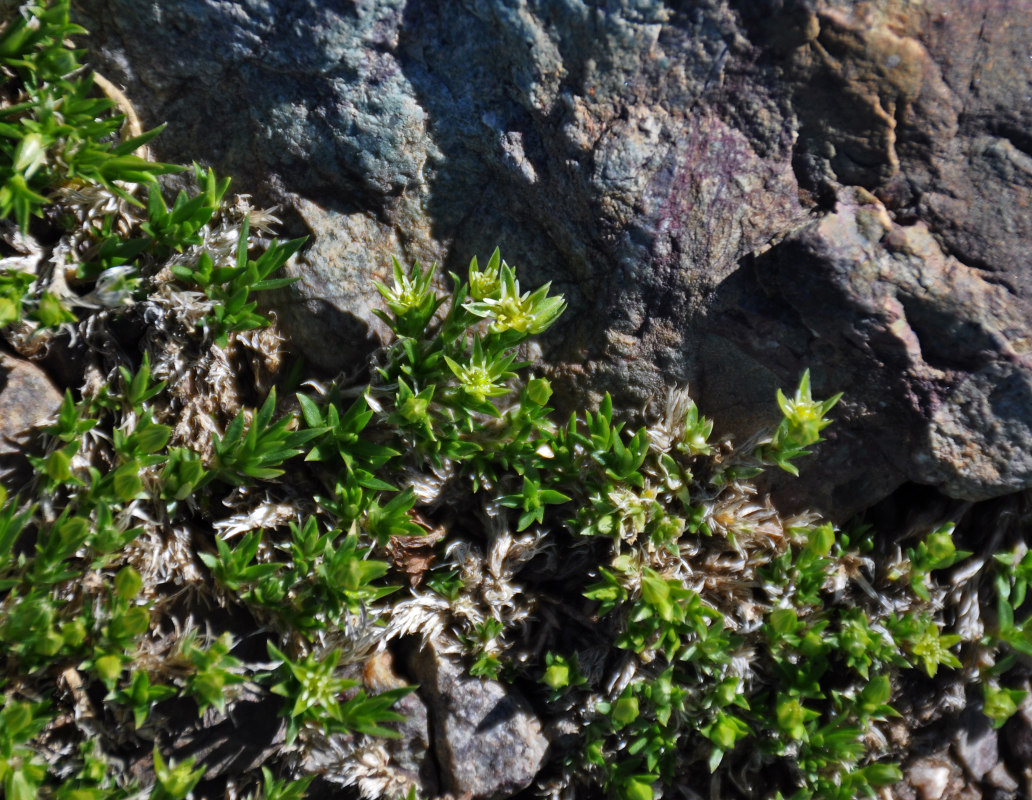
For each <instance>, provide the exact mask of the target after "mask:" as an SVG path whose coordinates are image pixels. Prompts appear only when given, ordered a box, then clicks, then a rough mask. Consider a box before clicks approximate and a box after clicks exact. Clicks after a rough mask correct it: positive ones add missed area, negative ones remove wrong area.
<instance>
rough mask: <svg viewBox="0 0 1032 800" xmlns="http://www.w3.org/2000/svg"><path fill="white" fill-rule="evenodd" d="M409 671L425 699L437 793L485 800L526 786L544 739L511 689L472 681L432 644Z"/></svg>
mask: <svg viewBox="0 0 1032 800" xmlns="http://www.w3.org/2000/svg"><path fill="white" fill-rule="evenodd" d="M412 668H413V672H414V673H415V675H416V677H417V678H418V680H419V682H420V685H421V692H422V694H423V695H424V697H426V698H427V702H428V706H429V711H430V718H431V720H432V722H433V730H434V734H433V738H434V747H435V750H436V752H437V761H438V766H439V768H440V773H441V774H440V778H441V783H442V788H443V789H444V790H445V791H447V792H450V793H451V794H452V795H454V796H457V797H458V796H468V797H472V798H483V800H488V799H493V798H504V797H511V796H512V795H514V794H516V793H517V792H519V791H520V790H521V789H524V788H526V787H527V786H529V785H530V783H531V781H533V780H534V777H535V776H536V775H537V773H538V770H539V769H540V767H541V763H542V761H543V760H544V757H545V752H546V750H547V749H548V739H547V738H545V736H544V734H543V733H542V731H541V722H540V720H539V719H538V718H537V716H536V715H535V714H534V712H533V710H532V709H531V707H530V704H529V703H527V701H526V699H524V698H523V696H522V695H520V693H519V692H518V691H516V690H515V689H514V688H513V687H511V686H506V685H505V684H503V683H499V682H498V681H492V680H484V679H481V678H475V677H471V676H470V675H468V673H467V672H466V670H465V669H464V667H463V665H462V664H461V663H459V662H458V661H457V660H456V659H455V658H453V657H451V656H449V655H446V654H443V653H441V652H439V651H438V650H437V648H435V647H434V645H433V644H432V643H431V644H429V645H427V646H426V647H424V648H422V649H421V650H419V651H418V652H417V653H415V654H414V655H413V657H412Z"/></svg>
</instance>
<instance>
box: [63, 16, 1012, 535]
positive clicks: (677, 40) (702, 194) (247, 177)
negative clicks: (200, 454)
mask: <svg viewBox="0 0 1032 800" xmlns="http://www.w3.org/2000/svg"><path fill="white" fill-rule="evenodd" d="M76 5H77V8H78V9H79V10H80V11H81V14H82V22H83V23H84V24H85V25H86V26H87V27H88V28H89V29H90V30H91V31H92V32H93V36H92V38H91V39H90V40H89V42H88V44H89V47H90V48H91V49H92V58H93V62H94V64H95V66H96V67H97V68H98V69H99V70H100V71H101V72H103V73H104V74H106V76H107V77H108V78H109V79H112V80H114V81H115V82H116V83H121V84H123V85H124V86H125V87H126V89H127V90H128V94H129V96H130V97H131V98H132V99H133V101H134V102H135V103H136V104H137V106H138V110H139V112H140V115H141V116H142V118H143V120H144V122H145V123H147V124H149V125H154V124H158V123H160V122H164V121H168V122H169V123H170V124H169V128H168V130H167V131H166V132H165V134H163V136H162V137H161V138H160V139H158V140H156V142H155V150H156V152H157V154H158V155H159V156H160V157H162V158H164V159H171V160H191V159H201V160H203V161H206V162H209V163H211V164H213V165H214V166H215V167H216V168H217V169H218V170H220V171H221V172H224V173H227V174H232V175H234V176H236V177H237V180H238V183H237V188H238V190H246V191H251V192H254V193H255V194H256V195H258V197H259V198H260V199H262V200H265V201H276V202H281V203H284V204H286V205H287V206H288V207H289V208H291V209H293V210H295V211H296V217H295V218H294V223H293V224H294V225H295V226H296V227H298V228H302V227H307V228H308V230H309V231H311V232H313V233H315V234H317V235H316V237H315V239H314V241H313V243H312V245H311V247H310V249H309V250H308V251H307V255H306V260H305V262H304V264H303V267H302V270H301V275H300V277H301V280H300V282H299V283H298V284H296V285H295V289H294V294H293V295H292V297H291V298H289V299H288V300H285V301H284V303H283V304H282V308H281V319H282V320H283V321H284V323H285V324H286V326H287V327H288V329H289V330H290V331H291V332H292V335H293V338H294V340H295V342H296V343H297V346H298V347H299V348H301V349H302V350H303V351H304V353H305V354H306V356H307V357H308V358H309V359H310V360H311V361H312V362H314V363H316V364H318V365H320V366H322V367H324V368H327V369H340V368H343V367H346V366H347V365H348V364H349V363H352V362H354V361H355V360H356V359H361V357H362V355H363V352H364V349H365V348H366V347H368V338H367V337H368V336H369V335H370V334H371V333H372V334H375V333H376V328H375V325H374V323H373V321H372V318H371V315H370V311H371V309H372V308H373V307H375V304H376V302H377V299H376V293H375V290H374V289H373V286H372V284H373V281H374V280H379V279H383V278H384V277H385V274H386V271H387V266H388V265H389V263H390V256H392V255H396V256H398V257H399V258H400V259H402V260H403V261H413V260H417V259H418V260H420V261H424V262H431V261H439V262H441V263H442V266H444V267H445V268H448V269H453V270H456V271H459V270H462V269H463V268H464V264H465V262H466V261H468V259H469V257H470V256H471V255H473V254H479V255H481V256H485V255H487V254H488V253H490V251H491V250H493V249H494V247H495V245H500V246H501V248H502V252H503V254H504V256H505V257H506V258H507V260H509V261H510V262H511V263H515V264H516V265H517V266H519V267H520V269H521V277H522V280H523V282H524V283H525V285H527V286H531V285H536V284H539V283H542V282H544V281H546V280H552V281H553V285H554V287H555V289H556V290H558V291H561V292H563V293H564V294H565V295H566V296H567V298H568V300H569V301H570V305H571V311H570V312H568V313H567V314H566V316H565V317H564V318H563V320H561V322H560V324H559V325H557V326H556V327H555V328H554V329H553V330H552V331H551V332H550V333H549V335H548V336H547V337H545V339H544V341H543V343H542V352H541V357H542V358H543V359H544V361H545V362H546V363H547V365H548V369H549V371H550V372H551V374H552V375H553V376H554V377H556V378H557V379H559V383H561V384H562V385H563V387H564V388H565V397H566V398H567V400H568V401H569V402H584V401H586V400H588V399H590V398H592V397H597V395H598V393H599V392H601V391H604V390H607V389H608V390H611V391H613V392H614V394H615V395H617V396H618V397H619V398H620V399H621V400H622V401H624V402H625V403H628V404H640V403H642V402H644V401H645V400H646V399H647V398H649V397H653V396H656V395H657V394H659V393H660V392H659V390H661V389H662V387H663V386H665V385H669V384H674V383H676V384H685V383H687V384H689V385H690V386H691V387H692V388H693V390H694V394H695V396H696V397H697V399H698V400H699V402H700V405H701V406H702V407H703V410H704V411H706V412H708V413H709V414H711V415H712V416H714V417H715V418H716V420H717V422H718V429H723V430H725V431H729V432H732V433H737V434H740V435H741V434H747V433H750V432H752V431H753V430H754V429H755V427H756V426H757V425H761V424H765V423H769V422H771V421H773V415H775V414H776V409H774V406H773V402H772V400H773V394H774V390H775V388H776V387H778V386H783V387H788V386H790V385H792V384H794V383H795V382H796V380H797V379H798V376H799V374H800V373H801V372H802V370H803V369H804V368H805V367H810V368H811V369H812V374H813V378H814V384H815V391H816V393H817V394H820V395H828V394H831V393H834V392H837V391H845V392H846V397H845V399H844V400H843V401H842V404H841V406H840V407H839V409H838V410H837V411H836V416H837V417H838V418H839V420H840V421H839V423H838V424H837V425H836V426H833V427H832V428H830V429H829V434H830V438H831V441H829V442H828V443H827V444H826V445H824V446H823V448H822V451H821V454H820V455H819V456H818V459H819V460H818V461H816V462H811V463H810V465H809V468H808V470H807V472H808V474H804V478H803V480H802V482H800V483H799V485H798V487H796V488H793V490H792V491H793V492H794V494H793V495H792V497H789V498H788V499H789V500H791V501H793V502H796V503H815V504H818V505H820V506H822V507H823V509H824V510H825V511H826V512H829V513H832V514H835V515H839V516H841V515H844V514H847V513H850V512H852V511H855V510H857V509H860V508H863V507H865V506H867V505H870V504H871V503H872V502H874V501H876V500H878V499H880V498H881V497H884V496H886V495H887V494H889V493H891V492H892V491H893V490H894V489H895V488H896V487H898V486H900V485H901V484H903V483H905V482H908V481H909V482H915V483H922V484H930V485H934V486H936V487H939V488H940V489H941V490H942V491H944V492H946V493H948V494H950V495H952V496H955V497H959V498H966V499H979V498H985V497H989V496H993V495H996V494H1001V493H1005V492H1009V491H1012V490H1015V489H1019V488H1023V487H1027V486H1030V485H1032V459H1030V458H1029V456H1028V453H1029V452H1030V450H1032V448H1030V447H1029V445H1030V444H1032V441H1030V439H1032V402H1030V394H1032V363H1030V361H1029V357H1028V347H1029V342H1030V341H1032V338H1030V330H1029V327H1030V322H1029V320H1030V319H1032V315H1030V314H1029V307H1028V303H1029V302H1030V295H1032V281H1030V280H1029V270H1030V266H1029V261H1028V259H1027V252H1028V248H1029V244H1030V241H1032V213H1030V212H1032V208H1030V205H1032V200H1030V198H1032V193H1030V191H1029V190H1030V188H1032V155H1030V154H1032V137H1030V134H1029V131H1030V130H1032V105H1030V104H1029V103H1028V102H1027V97H1028V94H1029V91H1030V86H1032V60H1030V59H1029V58H1028V57H1027V50H1028V48H1027V31H1028V30H1030V29H1032V6H1030V5H1028V4H1022V3H1000V2H995V0H926V2H924V3H920V4H917V3H907V2H904V1H903V0H872V2H866V3H855V2H852V0H848V1H847V0H826V1H823V2H821V1H818V0H812V1H807V0H697V2H693V3H672V2H671V3H669V4H664V3H662V2H660V1H659V0H622V1H618V2H609V3H605V4H594V3H585V2H583V1H582V0H517V1H516V2H511V1H510V0H506V1H505V2H502V0H440V2H426V1H425V0H408V2H406V1H405V0H377V1H376V2H373V1H372V0H368V1H365V0H363V1H361V2H355V3H339V2H332V1H331V0H244V1H243V2H233V3H228V2H223V1H222V0H177V2H176V3H160V2H152V3H140V2H138V0H81V2H79V3H77V4H76ZM560 396H563V395H560Z"/></svg>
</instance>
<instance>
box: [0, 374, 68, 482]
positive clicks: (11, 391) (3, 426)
mask: <svg viewBox="0 0 1032 800" xmlns="http://www.w3.org/2000/svg"><path fill="white" fill-rule="evenodd" d="M61 400H62V396H61V393H60V392H59V391H57V389H56V388H54V384H53V383H52V382H51V381H50V378H49V377H48V376H47V374H46V373H45V372H44V371H43V370H42V369H40V368H39V367H37V366H36V365H35V364H33V363H32V362H31V361H25V360H24V359H20V358H12V357H11V356H5V355H0V475H4V474H5V473H8V472H12V471H20V472H22V473H27V474H31V468H30V467H29V465H28V463H27V462H26V460H25V448H24V443H25V439H24V437H25V434H26V432H27V431H28V430H29V429H30V428H32V427H33V426H34V425H37V424H39V423H40V422H41V421H43V420H44V419H46V418H47V417H49V416H50V415H51V414H53V413H54V412H56V411H57V409H58V407H59V406H60V405H61ZM26 477H27V475H26ZM13 483H15V484H16V485H17V484H18V483H20V481H17V480H15V481H13Z"/></svg>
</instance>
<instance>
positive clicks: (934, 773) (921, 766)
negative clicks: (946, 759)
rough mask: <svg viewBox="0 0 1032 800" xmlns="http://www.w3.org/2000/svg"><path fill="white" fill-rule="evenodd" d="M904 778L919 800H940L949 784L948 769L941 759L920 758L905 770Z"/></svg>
mask: <svg viewBox="0 0 1032 800" xmlns="http://www.w3.org/2000/svg"><path fill="white" fill-rule="evenodd" d="M906 776H907V783H909V784H910V785H911V786H913V787H914V788H915V789H916V790H917V794H918V797H920V798H921V800H940V799H941V798H942V796H943V795H944V794H945V792H946V787H947V786H948V785H949V782H950V768H949V767H948V766H947V765H946V764H945V763H943V761H942V759H937V758H932V757H929V758H922V759H919V760H917V761H915V762H914V763H913V764H911V765H910V766H909V767H908V768H907V771H906Z"/></svg>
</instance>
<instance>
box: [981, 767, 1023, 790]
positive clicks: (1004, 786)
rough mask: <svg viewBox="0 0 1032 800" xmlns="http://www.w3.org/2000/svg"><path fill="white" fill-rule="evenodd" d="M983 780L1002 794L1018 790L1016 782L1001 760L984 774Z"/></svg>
mask: <svg viewBox="0 0 1032 800" xmlns="http://www.w3.org/2000/svg"><path fill="white" fill-rule="evenodd" d="M985 782H986V783H987V784H989V785H990V786H992V787H993V788H994V789H997V790H999V791H1000V792H1003V793H1004V794H1014V793H1015V792H1017V791H1018V782H1017V781H1016V780H1014V776H1013V775H1011V774H1010V772H1008V771H1007V767H1006V766H1004V765H1003V763H1002V762H1001V763H999V764H997V765H996V766H995V767H993V768H992V769H991V770H989V771H988V772H987V773H986V774H985Z"/></svg>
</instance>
